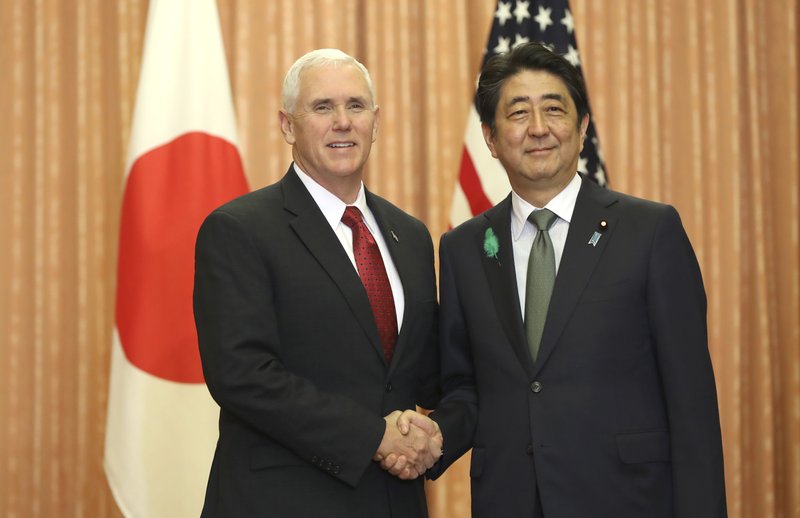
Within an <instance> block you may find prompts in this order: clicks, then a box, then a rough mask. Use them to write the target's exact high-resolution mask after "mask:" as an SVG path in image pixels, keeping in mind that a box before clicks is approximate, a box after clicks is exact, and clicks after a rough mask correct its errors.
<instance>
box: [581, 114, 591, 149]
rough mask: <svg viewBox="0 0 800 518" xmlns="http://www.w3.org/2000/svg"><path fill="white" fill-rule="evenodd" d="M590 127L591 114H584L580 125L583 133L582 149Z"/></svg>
mask: <svg viewBox="0 0 800 518" xmlns="http://www.w3.org/2000/svg"><path fill="white" fill-rule="evenodd" d="M588 129H589V114H588V113H587V114H586V115H584V116H583V120H582V121H581V125H580V128H579V130H580V134H581V149H583V141H584V139H586V131H587V130H588Z"/></svg>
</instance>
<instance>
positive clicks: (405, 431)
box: [374, 410, 444, 480]
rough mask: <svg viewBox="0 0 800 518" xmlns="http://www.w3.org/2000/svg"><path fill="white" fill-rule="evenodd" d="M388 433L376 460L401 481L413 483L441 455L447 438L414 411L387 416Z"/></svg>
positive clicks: (397, 411)
mask: <svg viewBox="0 0 800 518" xmlns="http://www.w3.org/2000/svg"><path fill="white" fill-rule="evenodd" d="M384 420H385V421H386V432H385V433H384V435H383V440H382V441H381V444H380V446H379V447H378V451H377V452H376V453H375V457H374V460H376V461H379V462H380V463H381V467H382V468H383V469H385V470H386V471H388V472H389V473H391V474H392V475H395V476H396V477H398V478H400V479H402V480H413V479H415V478H417V477H419V476H420V475H422V474H423V473H425V471H427V470H428V469H429V468H430V467H431V466H433V465H434V464H435V463H436V461H437V460H438V459H439V457H441V455H442V444H443V442H444V439H443V437H442V432H441V431H440V430H439V425H438V424H436V421H433V420H432V419H430V418H429V417H427V416H425V415H422V414H420V413H419V412H415V411H414V410H405V411H402V412H401V411H400V410H395V411H394V412H392V413H391V414H389V415H387V416H386V417H384Z"/></svg>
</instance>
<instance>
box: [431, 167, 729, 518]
mask: <svg viewBox="0 0 800 518" xmlns="http://www.w3.org/2000/svg"><path fill="white" fill-rule="evenodd" d="M510 217H511V198H510V196H509V198H507V199H506V200H504V201H503V202H501V203H500V204H498V205H497V206H495V207H493V208H492V209H490V210H488V211H487V212H485V213H484V214H482V215H480V216H477V217H475V218H473V219H472V220H470V221H468V222H466V223H464V224H463V225H461V226H459V227H458V228H456V229H454V230H452V231H451V232H449V233H447V234H445V235H444V236H443V237H442V240H441V246H440V265H441V272H440V273H441V275H440V286H441V291H440V311H441V320H440V333H441V340H442V341H441V348H442V365H441V366H442V379H443V390H444V393H445V396H444V398H443V400H442V402H441V404H440V405H439V407H438V408H437V411H436V412H435V414H433V416H434V419H436V420H437V421H438V422H439V424H440V426H441V428H442V432H443V435H444V451H445V455H444V457H443V460H442V461H441V462H440V463H439V465H438V466H437V469H438V472H437V471H434V472H433V475H434V476H436V475H437V474H438V473H440V472H441V471H442V470H443V469H445V468H446V467H447V465H449V464H450V463H452V462H453V461H454V460H455V459H457V458H458V457H459V456H460V455H462V454H463V453H464V452H465V451H466V450H467V449H468V448H469V447H472V448H473V450H472V460H471V462H472V463H471V468H470V476H471V482H472V508H473V517H475V518H482V517H486V518H488V517H497V516H503V517H508V518H514V517H531V516H539V515H540V514H541V512H542V511H544V516H545V517H547V518H586V517H589V516H591V517H593V518H603V517H607V518H622V517H624V518H636V517H641V518H645V517H647V518H660V517H663V518H668V517H669V518H672V517H679V518H689V517H692V518H717V517H723V516H725V515H726V507H725V485H724V475H723V464H722V446H721V438H720V427H719V417H718V409H717V398H716V389H715V384H714V376H713V372H712V368H711V361H710V357H709V353H708V346H707V336H706V298H705V292H704V288H703V281H702V278H701V276H700V270H699V267H698V264H697V260H696V258H695V255H694V252H693V250H692V247H691V245H690V243H689V240H688V238H687V236H686V233H685V231H684V229H683V227H682V225H681V222H680V218H679V216H678V213H677V212H676V211H675V209H674V208H672V207H670V206H667V205H662V204H657V203H653V202H649V201H644V200H640V199H636V198H633V197H630V196H626V195H623V194H619V193H615V192H612V191H609V190H605V189H601V188H599V187H598V186H596V185H595V184H593V183H592V182H589V181H587V180H584V181H583V184H582V186H581V189H580V192H579V195H578V198H577V203H576V206H575V211H574V213H573V218H572V221H571V222H570V228H569V232H568V235H567V239H566V243H565V247H564V253H563V255H562V259H561V263H560V265H559V269H558V275H557V277H556V281H555V286H554V288H553V294H552V298H551V301H550V307H549V310H548V314H547V320H546V323H545V327H544V331H543V336H542V341H541V345H540V352H539V356H538V358H537V360H536V362H535V363H534V362H533V361H532V360H531V358H530V355H529V353H528V347H527V344H526V338H525V332H524V327H523V320H522V315H521V312H520V305H519V296H518V293H517V292H518V290H517V284H516V277H515V274H514V261H513V256H512V254H513V252H512V241H511V235H510ZM603 220H605V221H606V222H607V223H608V225H607V228H606V229H605V231H602V230H601V228H600V226H599V223H600V221H603ZM488 228H492V229H493V230H494V233H495V234H496V235H497V237H498V241H499V245H500V249H499V253H498V255H497V257H496V258H495V257H487V254H486V253H485V252H484V250H483V242H484V239H485V237H484V236H485V233H486V230H487V229H488ZM595 231H598V232H601V237H600V239H599V241H597V243H596V245H595V246H592V245H591V244H590V243H589V241H590V238H591V236H592V235H593V233H594V232H595Z"/></svg>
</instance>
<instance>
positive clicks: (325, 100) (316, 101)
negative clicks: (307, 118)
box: [311, 95, 369, 106]
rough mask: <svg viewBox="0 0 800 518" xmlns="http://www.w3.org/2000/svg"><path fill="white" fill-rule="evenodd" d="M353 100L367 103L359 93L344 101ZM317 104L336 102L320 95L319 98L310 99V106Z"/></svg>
mask: <svg viewBox="0 0 800 518" xmlns="http://www.w3.org/2000/svg"><path fill="white" fill-rule="evenodd" d="M354 101H355V102H360V103H363V104H369V103H368V102H367V99H366V98H365V97H362V96H360V95H354V96H352V97H348V98H347V101H345V102H348V103H351V102H354ZM318 104H336V103H335V102H334V101H333V99H332V98H330V97H321V98H319V99H312V100H311V106H317V105H318Z"/></svg>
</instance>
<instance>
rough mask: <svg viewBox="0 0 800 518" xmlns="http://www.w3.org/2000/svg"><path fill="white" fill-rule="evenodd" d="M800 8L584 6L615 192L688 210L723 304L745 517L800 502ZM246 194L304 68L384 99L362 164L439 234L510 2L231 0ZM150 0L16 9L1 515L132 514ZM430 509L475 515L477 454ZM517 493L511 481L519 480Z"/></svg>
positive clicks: (717, 352) (720, 366) (443, 516)
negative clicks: (129, 379)
mask: <svg viewBox="0 0 800 518" xmlns="http://www.w3.org/2000/svg"><path fill="white" fill-rule="evenodd" d="M797 3H798V2H797V0H771V1H770V2H763V1H759V0H735V1H734V0H694V1H690V0H641V1H638V2H630V1H628V0H604V1H602V2H600V1H594V2H593V1H591V0H572V2H571V5H572V8H573V14H574V17H575V24H576V30H577V34H578V42H579V46H580V51H581V57H582V59H583V62H584V66H585V71H586V74H587V81H588V85H589V91H590V96H591V100H592V105H593V110H594V115H595V120H596V123H597V128H598V131H599V133H600V138H601V143H602V146H603V151H604V155H605V160H606V163H607V166H608V172H609V176H610V179H611V183H612V187H614V188H616V189H618V190H622V191H626V192H629V193H631V194H634V195H638V196H643V197H647V198H652V199H656V200H661V201H665V202H668V203H671V204H674V205H675V206H676V207H677V208H678V209H679V210H680V212H681V215H682V217H683V220H684V224H685V225H686V227H687V230H688V232H689V235H690V237H691V238H692V241H693V242H694V245H695V248H696V251H697V253H698V256H699V259H700V263H701V267H702V270H703V273H704V277H705V281H706V290H707V293H708V298H709V337H710V344H711V352H712V356H713V360H714V366H715V369H716V373H717V384H718V388H719V395H720V408H721V415H722V427H723V435H724V444H725V460H726V475H727V485H728V502H729V509H730V516H731V517H734V518H751V517H753V518H755V517H758V518H770V517H784V518H791V517H796V516H800V323H799V321H800V293H799V292H798V290H800V278H799V276H800V244H799V243H798V239H799V237H800V230H798V216H800V210H799V208H798V196H799V195H800V179H799V177H800V175H798V172H800V164H798V150H797V149H798V145H800V128H799V124H798V114H799V113H800V110H799V109H798V93H799V92H800V85H799V84H798V80H799V77H798V59H799V58H798V36H797V21H798V5H797ZM219 8H220V15H221V19H222V25H223V27H222V29H223V34H224V36H225V42H226V49H227V55H228V64H229V68H230V71H231V78H232V86H233V92H234V101H235V103H236V109H237V115H238V122H239V131H240V140H241V152H242V155H243V158H244V162H245V168H246V173H247V176H248V179H249V181H250V185H251V187H252V188H257V187H261V186H263V185H266V184H268V183H271V182H273V181H275V180H276V179H278V178H279V177H280V176H281V175H282V174H283V172H284V171H285V169H286V167H287V165H288V163H289V149H288V146H287V145H286V144H285V143H284V142H283V141H282V139H281V137H280V134H279V132H278V123H277V115H276V112H277V110H278V106H279V102H280V101H279V92H280V82H281V78H282V77H283V73H284V71H285V70H286V68H287V67H288V66H289V65H290V63H291V62H292V61H293V60H294V59H295V58H296V57H298V56H299V55H300V54H302V53H303V52H305V51H307V50H310V49H312V48H316V47H322V46H336V47H340V48H342V49H343V50H345V51H347V52H350V53H353V54H355V55H356V56H358V57H359V58H361V59H362V61H364V62H365V64H366V65H367V66H368V67H369V68H370V70H371V71H372V73H373V76H374V81H375V84H376V88H377V91H378V101H379V104H380V105H381V107H382V124H381V129H380V134H379V138H378V143H377V145H376V147H374V148H373V156H372V158H371V160H370V165H369V172H368V177H367V183H368V185H369V186H370V187H371V188H372V189H373V190H374V191H376V192H378V193H380V194H382V195H384V196H386V197H388V198H389V199H391V200H393V201H395V202H396V203H397V204H399V205H400V206H401V207H403V208H404V209H406V210H408V211H409V212H411V213H413V214H415V215H417V216H419V217H420V218H422V219H423V220H424V221H426V222H427V224H428V225H429V228H430V230H431V233H432V234H433V235H434V238H437V237H438V236H439V235H440V234H441V233H442V232H443V231H444V230H445V229H446V228H447V223H448V211H449V206H450V194H451V191H452V188H453V185H454V181H455V177H456V174H457V170H458V161H459V158H460V153H461V140H462V135H463V132H464V124H465V120H466V114H467V108H468V106H469V103H470V100H471V97H472V88H473V84H474V80H475V77H476V74H477V69H478V66H479V64H480V61H481V55H482V48H483V46H484V45H485V40H486V36H487V31H488V28H489V24H490V23H491V17H492V14H493V10H494V0H406V1H391V2H384V1H378V0H339V1H333V0H316V1H312V0H273V1H269V2H263V1H261V0H238V1H237V0H219ZM146 12H147V0H118V1H116V2H108V1H106V0H3V1H2V2H0V116H2V119H0V121H2V123H0V250H2V252H0V515H2V516H10V517H13V516H18V517H28V516H31V517H49V516H80V517H82V516H87V517H115V516H119V515H120V513H119V511H118V510H117V508H116V506H115V504H114V501H113V498H112V497H111V495H110V493H109V490H108V486H107V484H106V480H105V477H104V474H103V470H102V445H103V434H104V427H105V413H106V392H107V387H108V368H109V350H110V343H111V329H112V322H113V306H114V285H115V279H116V253H117V252H116V249H117V236H118V223H119V205H120V204H119V202H120V196H121V187H122V186H121V180H122V175H123V172H124V171H123V168H124V163H125V157H126V151H127V142H128V132H129V128H130V115H131V111H132V108H133V101H134V95H135V90H136V82H137V78H138V70H139V60H140V53H141V46H142V37H143V31H144V23H145V18H146ZM429 495H430V503H431V509H432V515H433V518H461V517H464V516H468V515H469V511H468V509H469V477H468V466H467V463H466V462H464V461H462V462H461V463H459V464H458V465H457V466H455V467H454V468H453V469H451V470H450V472H449V473H448V474H447V475H446V476H445V477H444V479H442V480H439V481H437V482H434V483H431V484H429ZM509 497H512V495H509Z"/></svg>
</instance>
